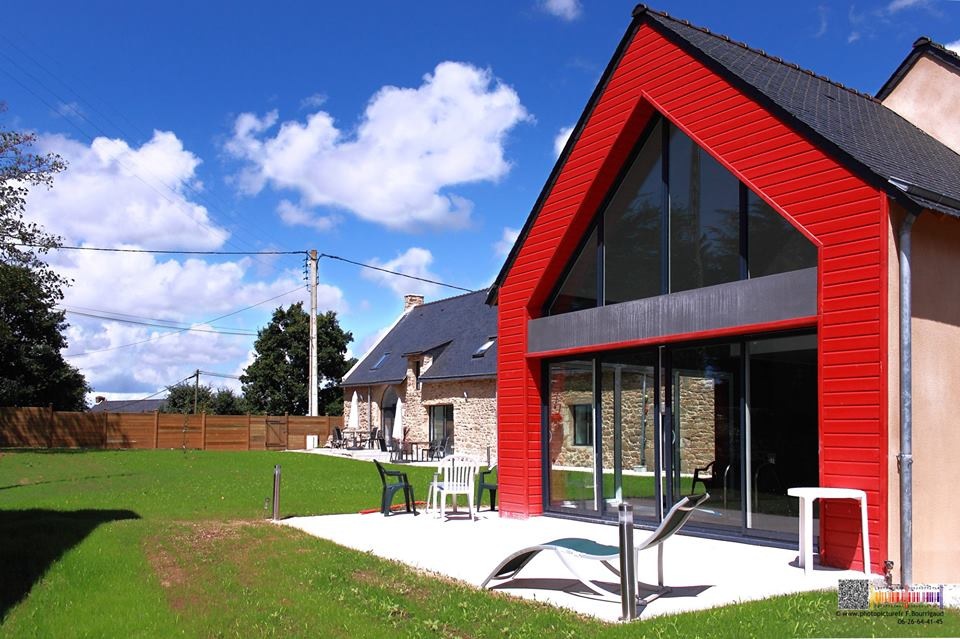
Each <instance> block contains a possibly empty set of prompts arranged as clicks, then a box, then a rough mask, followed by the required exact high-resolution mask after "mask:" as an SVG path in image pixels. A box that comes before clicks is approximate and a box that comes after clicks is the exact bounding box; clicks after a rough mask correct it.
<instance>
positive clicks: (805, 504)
mask: <svg viewBox="0 0 960 639" xmlns="http://www.w3.org/2000/svg"><path fill="white" fill-rule="evenodd" d="M787 494H788V495H790V496H791V497H799V498H800V559H799V561H800V567H801V568H803V573H804V574H805V575H806V574H810V571H811V570H813V501H814V500H815V499H856V500H857V501H859V502H860V525H861V528H862V529H863V571H864V572H865V573H867V574H868V575H869V574H870V535H869V533H868V531H867V494H866V493H865V492H864V491H862V490H858V489H856V488H825V487H820V486H811V487H802V488H799V487H798V488H789V489H787Z"/></svg>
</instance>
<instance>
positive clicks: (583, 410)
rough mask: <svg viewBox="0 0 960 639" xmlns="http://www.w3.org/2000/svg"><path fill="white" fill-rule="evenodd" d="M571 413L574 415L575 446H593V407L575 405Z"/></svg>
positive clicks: (571, 408)
mask: <svg viewBox="0 0 960 639" xmlns="http://www.w3.org/2000/svg"><path fill="white" fill-rule="evenodd" d="M570 411H571V412H572V413H573V445H574V446H593V406H591V405H590V404H574V405H573V406H571V407H570Z"/></svg>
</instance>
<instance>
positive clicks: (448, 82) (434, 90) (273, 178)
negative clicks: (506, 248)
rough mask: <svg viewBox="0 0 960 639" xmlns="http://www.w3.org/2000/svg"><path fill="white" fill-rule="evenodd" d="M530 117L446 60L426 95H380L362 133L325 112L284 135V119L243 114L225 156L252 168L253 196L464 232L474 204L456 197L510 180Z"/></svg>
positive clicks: (247, 186)
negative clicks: (509, 156) (289, 198)
mask: <svg viewBox="0 0 960 639" xmlns="http://www.w3.org/2000/svg"><path fill="white" fill-rule="evenodd" d="M528 118H529V116H528V114H527V111H526V109H525V108H524V107H523V105H522V104H521V103H520V98H519V96H518V95H517V93H516V92H515V91H514V90H513V89H512V88H510V87H509V86H506V85H504V84H502V83H501V82H500V81H498V80H497V79H495V78H494V77H493V74H492V73H491V72H490V71H489V70H485V69H479V68H477V67H474V66H471V65H469V64H463V63H458V62H442V63H440V64H439V65H437V67H436V68H435V69H434V71H433V73H430V74H427V75H425V76H424V78H423V83H422V84H421V85H420V86H419V87H417V88H400V87H393V86H387V87H383V88H382V89H380V90H379V91H378V92H377V93H376V94H375V95H374V96H373V97H372V98H371V99H370V101H369V103H368V104H367V107H366V110H365V111H364V114H363V116H362V118H361V119H360V123H359V125H358V126H357V128H356V132H355V133H346V132H344V131H342V130H341V129H340V128H338V126H337V124H336V123H335V122H334V119H333V117H332V116H331V115H330V114H329V113H326V112H324V111H317V112H315V113H313V114H311V115H309V116H308V117H307V118H306V121H303V122H301V121H296V120H291V121H285V122H283V123H281V124H280V125H279V128H278V129H276V130H275V131H274V127H275V126H276V125H277V122H278V120H279V115H278V113H277V112H276V111H271V112H269V113H267V114H265V115H263V116H257V115H255V114H253V113H244V114H242V115H240V116H239V117H238V118H237V119H236V121H235V123H234V130H233V135H232V137H231V138H230V140H229V141H228V142H227V143H226V145H225V150H226V151H227V153H228V154H229V155H231V156H233V157H234V158H237V159H239V160H241V161H243V163H244V166H243V168H242V169H241V171H240V173H239V175H238V176H237V178H238V179H237V184H238V186H239V187H240V189H241V191H243V192H245V193H247V194H256V193H258V192H260V191H261V190H262V189H263V188H265V187H266V186H267V185H270V186H271V187H273V188H276V189H280V190H292V191H295V192H297V193H298V194H299V196H300V200H301V206H306V207H316V206H330V207H336V208H341V209H345V210H348V211H351V212H352V213H354V214H355V215H356V216H358V217H360V218H361V219H364V220H367V221H370V222H375V223H377V224H382V225H384V226H386V227H388V228H393V229H405V230H416V229H417V228H418V226H422V225H424V224H426V225H431V226H435V227H461V226H464V225H465V224H467V222H468V221H469V218H470V214H471V211H472V208H473V203H472V202H470V201H469V200H467V199H465V198H463V197H461V196H458V195H457V194H455V193H450V192H448V191H447V189H449V188H450V187H453V186H456V185H460V184H468V183H472V182H479V181H495V180H498V179H499V178H501V177H503V176H504V175H505V174H506V173H507V172H508V171H509V170H510V164H509V162H508V161H507V160H506V158H505V157H504V143H505V138H506V135H507V133H508V132H509V131H510V129H512V128H513V127H514V126H516V125H517V124H518V123H519V122H522V121H524V120H527V119H528ZM271 131H272V133H271Z"/></svg>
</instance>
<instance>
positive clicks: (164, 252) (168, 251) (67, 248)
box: [7, 235, 306, 255]
mask: <svg viewBox="0 0 960 639" xmlns="http://www.w3.org/2000/svg"><path fill="white" fill-rule="evenodd" d="M7 237H8V238H10V239H14V240H15V239H18V238H16V237H13V236H9V235H8V236H7ZM14 246H23V247H27V248H46V249H51V250H63V251H99V252H103V253H151V254H154V255H303V254H305V253H306V251H178V250H174V249H141V248H109V247H105V246H66V245H64V246H44V245H42V244H23V243H20V242H18V243H15V244H14Z"/></svg>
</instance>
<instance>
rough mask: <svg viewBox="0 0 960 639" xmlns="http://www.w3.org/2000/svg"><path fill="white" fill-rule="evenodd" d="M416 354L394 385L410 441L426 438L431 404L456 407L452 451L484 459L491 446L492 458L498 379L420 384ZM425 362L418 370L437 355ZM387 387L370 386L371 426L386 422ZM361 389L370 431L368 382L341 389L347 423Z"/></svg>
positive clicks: (361, 410) (364, 423)
mask: <svg viewBox="0 0 960 639" xmlns="http://www.w3.org/2000/svg"><path fill="white" fill-rule="evenodd" d="M417 361H418V359H417V358H416V357H411V358H409V360H408V366H407V377H406V380H404V382H403V383H402V384H399V385H397V386H395V387H394V390H396V392H397V396H398V397H400V399H401V400H402V401H403V426H404V429H405V430H406V431H407V440H408V441H418V442H425V441H427V440H428V439H429V434H430V415H429V412H428V407H430V406H438V405H452V406H453V428H454V435H453V439H454V441H453V442H452V444H451V446H452V450H453V451H454V452H457V453H462V454H465V455H473V456H474V457H477V458H478V459H480V460H482V461H484V462H486V458H487V447H489V448H490V455H491V460H492V462H493V463H495V460H496V456H497V383H496V380H495V379H492V378H491V379H464V380H456V381H437V382H429V381H425V382H423V383H422V384H421V385H420V388H417V379H416V362H417ZM419 361H420V362H421V368H420V374H421V375H423V374H425V373H426V372H427V370H429V368H430V365H431V364H432V361H433V358H432V356H431V354H426V355H424V356H423V358H422V359H420V360H419ZM386 390H387V385H386V384H380V385H376V386H373V387H371V389H370V395H371V396H372V403H371V404H372V413H373V415H372V417H373V425H372V426H373V428H380V427H381V424H382V410H381V405H380V404H381V402H382V400H383V396H384V393H385V392H386ZM354 391H356V392H357V396H358V400H359V401H358V406H357V408H358V410H357V413H358V415H359V418H360V419H359V423H360V429H361V430H368V429H369V428H370V427H371V425H370V421H369V419H370V416H369V415H368V402H367V393H368V390H367V387H365V386H362V387H355V388H345V389H344V393H343V413H344V414H343V420H344V421H343V423H344V424H349V423H350V401H351V398H352V397H353V392H354Z"/></svg>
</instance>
